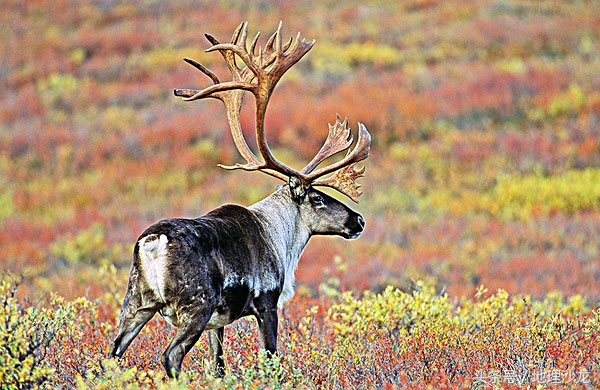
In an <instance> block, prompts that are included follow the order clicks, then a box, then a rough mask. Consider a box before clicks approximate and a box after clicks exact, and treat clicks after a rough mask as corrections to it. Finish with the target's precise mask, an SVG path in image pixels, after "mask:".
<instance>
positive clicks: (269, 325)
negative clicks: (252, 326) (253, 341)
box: [257, 307, 278, 354]
mask: <svg viewBox="0 0 600 390" xmlns="http://www.w3.org/2000/svg"><path fill="white" fill-rule="evenodd" d="M257 320H258V327H259V330H260V336H261V341H262V346H263V348H264V349H265V350H267V351H269V352H270V353H271V354H275V353H276V352H277V326H278V317H277V307H273V308H271V309H267V310H265V311H263V312H259V313H258V316H257Z"/></svg>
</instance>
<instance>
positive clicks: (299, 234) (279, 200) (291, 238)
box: [248, 186, 312, 265]
mask: <svg viewBox="0 0 600 390" xmlns="http://www.w3.org/2000/svg"><path fill="white" fill-rule="evenodd" d="M248 209H249V210H250V211H252V212H253V213H254V214H255V215H256V216H257V218H258V219H259V221H260V223H261V225H262V226H263V227H264V229H265V232H266V234H267V236H268V239H269V241H270V244H271V245H272V247H273V249H274V250H276V251H277V255H278V258H280V259H285V261H286V263H289V262H295V263H296V264H297V262H298V259H299V258H300V255H301V254H302V251H303V250H304V248H305V247H306V244H308V240H309V239H310V237H311V236H312V231H311V230H310V228H309V227H308V226H307V225H306V224H305V223H303V221H302V217H301V215H300V207H299V206H298V205H297V204H296V202H294V201H293V200H292V198H291V196H290V190H289V188H288V187H287V186H283V187H282V188H280V189H279V190H277V191H276V192H274V193H273V194H271V195H269V196H268V197H266V198H265V199H263V200H261V201H260V202H258V203H255V204H253V205H252V206H250V207H248ZM286 265H287V264H286Z"/></svg>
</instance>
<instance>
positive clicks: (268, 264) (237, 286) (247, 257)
mask: <svg viewBox="0 0 600 390" xmlns="http://www.w3.org/2000/svg"><path fill="white" fill-rule="evenodd" d="M247 34H248V23H247V22H244V23H242V24H240V25H239V27H238V28H237V29H236V30H235V32H234V34H233V37H232V39H231V42H230V43H220V42H219V41H218V40H217V39H216V38H215V37H213V36H212V35H210V34H205V36H206V38H207V39H208V41H209V42H210V43H211V44H212V46H211V47H210V48H208V49H207V50H206V51H207V52H214V51H216V52H219V53H220V54H221V55H222V57H223V58H224V60H225V63H226V65H227V67H228V70H229V71H230V72H231V76H232V80H231V81H226V82H221V81H220V80H219V78H218V77H217V75H216V74H215V73H214V72H212V71H211V70H209V69H208V68H206V67H205V66H203V65H202V64H200V63H198V62H196V61H194V60H192V59H188V58H185V59H184V60H185V61H186V62H188V63H189V64H191V65H193V66H194V67H195V68H197V69H198V70H200V71H201V72H202V73H203V74H204V75H206V76H208V77H209V78H210V79H211V80H212V81H213V84H212V85H210V86H209V87H207V88H204V89H202V90H196V89H176V90H175V91H174V93H175V95H176V96H179V97H182V98H183V99H184V100H186V101H192V100H198V99H204V98H215V99H219V100H221V101H222V102H223V103H224V105H225V108H226V113H227V120H228V124H229V128H230V131H231V134H232V136H233V140H234V143H235V146H236V147H237V149H238V151H239V152H240V154H241V155H242V157H244V158H245V159H246V163H245V164H240V163H238V164H235V165H232V166H225V165H221V164H219V167H221V168H224V169H226V170H233V169H242V170H246V171H260V172H263V173H266V174H268V175H270V176H273V177H275V178H277V179H280V180H282V181H283V182H284V184H283V185H281V186H280V187H279V188H278V189H277V190H276V191H275V192H274V193H272V194H271V195H269V196H268V197H266V198H264V199H263V200H261V201H259V202H258V203H256V204H253V205H251V206H249V207H243V206H239V205H233V204H228V205H224V206H221V207H219V208H217V209H215V210H213V211H210V212H209V213H207V214H205V215H204V216H201V217H199V218H195V219H185V218H173V219H165V220H161V221H159V222H157V223H155V224H153V225H151V226H150V227H148V228H147V229H146V230H145V231H144V232H143V233H142V234H141V235H140V236H139V238H138V239H137V242H136V243H135V246H134V250H133V264H132V267H131V271H130V275H129V282H128V286H127V292H126V294H125V298H124V300H123V305H122V309H121V313H120V319H119V328H118V332H117V335H116V338H115V339H114V342H113V343H112V345H111V347H110V350H109V356H110V357H119V358H120V357H121V356H122V355H123V353H124V352H125V350H126V349H127V348H128V347H129V345H130V344H131V342H132V341H133V340H134V338H135V337H136V336H137V335H138V333H139V332H140V331H141V329H142V328H143V327H144V325H145V324H146V323H147V322H148V321H149V320H150V319H151V318H152V317H153V316H154V315H155V314H156V313H159V314H160V315H161V316H162V317H163V318H165V319H166V321H167V322H169V323H170V324H172V325H174V326H175V327H176V328H177V330H176V332H175V335H174V337H173V339H172V340H171V342H170V344H169V345H168V347H167V349H166V350H165V352H164V353H163V355H162V357H161V363H162V365H163V366H164V368H165V370H166V372H167V374H168V375H169V376H171V377H177V376H178V375H179V374H180V372H181V366H182V362H183V359H184V357H185V355H186V354H187V353H188V352H189V351H190V349H191V348H192V347H193V346H194V344H195V343H196V341H197V340H198V339H199V338H200V336H201V334H202V333H203V331H204V330H205V329H207V330H212V331H211V332H209V340H210V347H211V348H210V349H211V351H212V352H211V353H212V355H213V358H214V361H215V368H216V370H217V373H218V375H220V376H223V375H224V361H223V337H224V327H225V326H226V325H228V324H231V323H232V322H233V321H236V320H237V319H239V318H241V317H245V316H254V317H255V318H256V320H257V323H258V327H259V331H260V335H261V341H262V347H263V348H264V349H265V350H267V351H269V352H270V353H276V350H277V327H278V313H277V310H278V308H279V307H281V306H282V305H283V304H284V302H286V301H287V300H289V299H290V298H291V297H292V296H293V295H294V272H295V270H296V267H297V265H298V262H299V259H300V256H301V254H302V252H303V250H304V248H305V247H306V245H307V243H308V241H309V239H310V238H311V237H312V236H314V235H337V236H341V237H343V238H346V239H355V238H358V237H359V236H360V235H361V233H362V232H363V230H364V228H365V220H364V219H363V217H362V216H361V215H360V214H358V213H356V212H355V211H353V210H351V209H350V208H349V207H347V206H346V205H344V204H343V203H342V202H341V201H339V200H336V199H335V198H334V197H332V196H329V195H327V194H325V193H324V192H322V191H319V190H317V189H315V187H318V186H325V187H330V188H333V189H334V190H337V191H339V192H340V193H342V194H344V195H346V196H347V197H349V198H350V199H351V200H353V201H354V202H356V203H358V196H359V195H360V194H361V191H360V190H359V187H360V185H359V184H358V183H357V182H356V179H357V178H359V177H361V176H363V173H364V166H363V167H362V168H360V169H358V168H357V167H356V164H357V163H359V162H360V161H363V160H365V159H366V158H367V157H368V156H369V149H370V144H371V136H370V134H369V132H368V131H367V129H366V128H365V126H364V125H363V124H361V123H360V122H359V123H358V137H357V139H356V142H354V140H353V136H352V132H351V130H350V128H349V127H348V121H347V119H346V120H344V121H342V120H341V119H340V117H339V116H338V117H337V121H336V122H335V124H333V125H329V133H328V135H327V138H326V140H325V142H324V144H323V146H322V147H321V149H320V150H319V152H318V153H317V154H316V155H315V157H314V158H313V159H312V161H310V162H309V163H308V164H307V165H306V166H305V167H304V168H302V169H300V170H296V169H293V168H291V167H289V166H288V165H286V164H284V163H282V162H281V161H279V160H278V159H277V158H276V157H275V156H274V155H273V153H272V152H271V150H270V148H269V146H268V144H267V140H266V137H265V129H264V127H265V126H264V119H265V114H266V110H267V104H268V102H269V98H270V96H271V94H272V92H273V90H274V88H275V86H276V84H277V82H278V81H279V80H280V79H281V77H282V76H283V74H284V73H285V72H286V71H287V70H288V69H289V68H290V67H292V66H293V65H294V64H296V63H297V62H298V61H299V60H300V59H301V58H302V57H303V56H304V55H305V54H306V53H307V52H308V51H309V50H310V49H311V48H312V46H313V44H314V42H315V41H314V40H313V41H311V42H308V41H306V40H305V39H302V40H301V39H300V33H298V35H297V36H296V38H293V39H290V40H289V41H287V42H285V43H284V42H282V39H281V23H280V24H279V27H278V28H277V30H276V31H275V32H274V33H273V34H272V35H271V36H270V38H269V39H268V41H267V42H266V44H265V45H264V47H260V48H259V49H258V51H257V49H256V44H257V40H258V37H259V34H256V36H255V38H254V39H253V41H252V43H251V46H250V49H248V47H247ZM240 60H241V62H242V63H243V65H242V66H241V67H240V65H238V62H239V61H240ZM245 92H250V93H251V94H252V95H253V96H254V99H255V103H256V114H255V133H256V142H257V146H258V149H259V152H260V156H261V157H262V159H260V158H259V157H257V155H256V154H255V153H254V152H253V151H252V149H251V148H250V147H249V146H248V144H247V142H246V139H245V138H244V133H243V132H242V126H241V122H240V111H241V106H242V100H243V99H242V98H243V95H244V93H245ZM353 144H354V147H352V148H351V146H352V145H353ZM344 151H346V155H345V156H344V157H343V158H341V159H338V160H337V161H335V162H332V163H329V164H328V165H327V164H324V162H325V160H328V159H330V158H332V157H334V155H336V154H338V153H340V152H344ZM334 160H335V158H334ZM322 165H325V166H322Z"/></svg>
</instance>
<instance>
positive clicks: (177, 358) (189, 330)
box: [160, 310, 212, 378]
mask: <svg viewBox="0 0 600 390" xmlns="http://www.w3.org/2000/svg"><path fill="white" fill-rule="evenodd" d="M211 315H212V312H210V311H204V310H203V311H202V314H200V315H193V316H189V317H187V318H186V319H185V321H182V323H181V324H180V326H179V327H178V328H177V332H175V337H173V340H171V343H170V344H169V346H168V347H167V349H166V350H165V352H164V353H163V355H162V357H161V359H160V361H161V363H162V365H163V366H164V368H165V370H166V371H167V375H168V376H170V377H171V378H177V377H178V376H179V374H180V373H181V364H182V363H183V358H184V357H185V355H186V354H187V353H188V352H189V351H190V350H191V349H192V347H193V346H194V344H196V341H198V339H199V338H200V336H201V335H202V332H203V331H204V328H205V327H206V324H208V321H209V320H210V316H211Z"/></svg>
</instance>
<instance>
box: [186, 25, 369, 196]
mask: <svg viewBox="0 0 600 390" xmlns="http://www.w3.org/2000/svg"><path fill="white" fill-rule="evenodd" d="M247 36H248V23H247V22H245V23H242V24H240V26H239V27H238V28H237V29H236V30H235V32H234V33H233V37H232V39H231V43H219V41H218V40H217V39H215V38H214V37H213V36H212V35H209V34H206V38H207V39H208V40H209V41H210V42H211V43H212V44H213V46H212V47H210V48H208V49H207V50H206V51H207V52H211V51H219V52H220V53H221V54H222V56H223V58H224V59H225V62H226V63H227V66H228V68H229V70H230V72H231V74H232V81H228V82H221V81H220V80H219V78H218V77H217V76H216V75H215V74H214V73H213V72H212V71H210V70H209V69H208V68H206V67H205V66H203V65H201V64H200V63H198V62H196V61H194V60H191V59H188V58H186V59H185V61H186V62H188V63H189V64H191V65H193V66H194V67H196V68H197V69H199V70H200V71H201V72H203V73H204V74H205V75H207V76H208V77H209V78H210V79H211V80H212V81H213V85H211V86H210V87H207V88H205V89H203V90H195V89H176V90H175V95H176V96H181V97H184V100H196V99H203V98H207V97H212V98H216V99H220V100H221V101H222V102H223V103H224V104H225V107H226V109H227V118H228V121H229V125H230V129H231V133H232V136H233V139H234V142H235V145H236V147H237V149H238V151H239V152H240V154H241V155H242V157H244V158H245V159H246V164H236V165H234V166H224V165H219V166H220V167H221V168H224V169H244V170H247V171H254V170H260V171H262V172H265V173H268V174H269V175H272V176H274V177H277V178H279V179H281V180H284V181H287V180H289V178H290V177H292V176H295V177H297V178H298V179H300V180H301V181H302V183H303V184H304V185H305V186H309V185H315V186H329V187H332V188H334V189H336V190H338V191H340V192H341V193H343V194H345V195H347V196H348V197H349V198H350V199H352V200H353V201H355V202H358V196H359V195H360V191H359V190H358V188H359V187H360V186H359V185H358V184H357V183H356V179H357V178H359V177H361V176H362V175H363V172H364V167H363V168H362V169H360V170H356V169H355V165H356V163H358V162H359V161H362V160H364V159H365V158H367V157H368V156H369V148H370V144H371V136H370V134H369V132H368V131H367V129H366V128H365V127H364V126H363V125H362V124H361V123H359V133H358V141H357V143H356V145H355V147H354V148H353V149H352V150H349V148H350V146H351V144H352V136H351V134H350V129H349V128H348V126H347V120H345V121H344V122H343V123H341V122H340V118H339V116H338V118H337V122H336V124H335V125H333V126H331V125H330V126H329V135H328V136H327V139H326V141H325V144H324V145H323V147H322V148H321V150H320V151H319V153H317V155H316V156H315V157H314V158H313V160H312V161H311V162H310V163H309V164H308V165H307V166H306V167H304V168H303V169H302V170H300V171H297V170H295V169H292V168H290V167H288V166H287V165H285V164H284V163H282V162H281V161H279V160H277V159H276V158H275V156H273V154H272V153H271V149H270V148H269V145H268V143H267V139H266V136H265V129H264V117H265V114H266V110H267V105H268V103H269V99H270V97H271V94H272V92H273V90H274V89H275V86H276V85H277V82H278V81H279V80H280V79H281V77H282V76H283V74H284V73H285V72H286V71H287V70H288V69H289V68H291V67H292V66H293V65H294V64H296V63H297V62H298V61H299V60H300V59H301V58H302V57H303V56H304V55H305V54H306V53H307V52H308V51H309V50H310V49H311V48H312V46H313V45H314V42H315V41H314V40H313V41H311V42H307V41H305V40H304V39H302V40H300V33H298V35H297V36H296V38H295V39H290V40H289V41H288V42H287V43H286V44H282V41H281V23H279V27H278V28H277V31H275V33H274V34H273V35H271V37H270V38H269V39H268V41H267V43H266V45H265V47H264V49H263V48H259V50H258V54H257V53H256V43H257V41H258V37H259V34H257V35H256V36H255V38H254V40H253V41H252V44H251V46H250V51H248V48H247V46H246V40H247ZM236 56H237V57H239V58H240V59H241V61H242V62H243V63H244V64H245V65H246V66H245V67H244V68H239V67H238V66H237V64H236V62H235V57H236ZM245 91H249V92H251V93H252V94H253V95H254V97H255V100H256V139H257V144H258V148H259V151H260V154H261V156H262V158H263V159H264V162H262V161H261V160H260V159H259V158H258V157H257V156H256V155H255V154H254V153H253V152H252V150H251V149H250V147H249V146H248V144H247V143H246V140H245V138H244V135H243V132H242V128H241V125H240V109H241V104H242V98H243V93H244V92H245ZM346 149H348V150H349V151H348V154H347V155H346V157H345V158H344V159H342V160H340V161H338V162H336V163H333V164H331V165H328V166H326V167H323V168H320V169H316V168H317V167H318V166H319V165H320V164H321V163H322V162H323V161H324V160H326V159H327V158H329V157H331V156H333V155H334V154H336V153H338V152H341V151H343V150H346ZM315 169H316V170H315ZM333 172H335V173H334V174H333V175H331V176H329V177H327V178H325V179H320V180H317V179H318V178H320V177H322V176H325V175H328V174H330V173H333Z"/></svg>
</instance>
